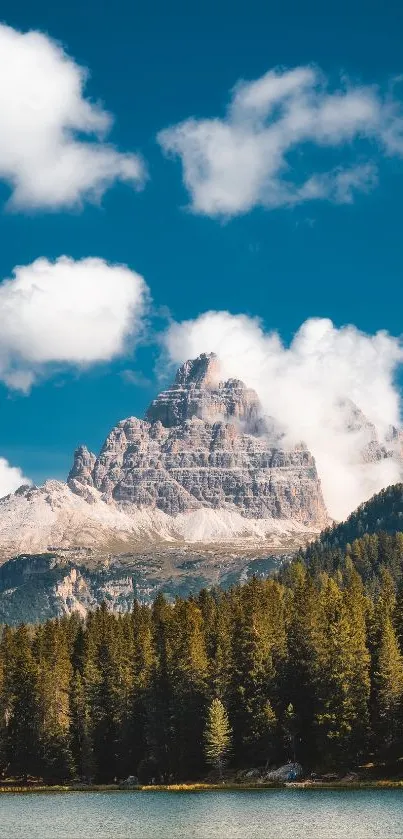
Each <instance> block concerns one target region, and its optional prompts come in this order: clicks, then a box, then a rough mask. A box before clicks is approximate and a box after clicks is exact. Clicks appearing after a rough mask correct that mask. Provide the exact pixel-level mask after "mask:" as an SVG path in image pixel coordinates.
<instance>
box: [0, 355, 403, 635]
mask: <svg viewBox="0 0 403 839" xmlns="http://www.w3.org/2000/svg"><path fill="white" fill-rule="evenodd" d="M343 411H344V413H343V417H344V418H343V422H344V423H345V425H346V427H347V428H348V429H350V430H351V433H352V435H355V436H354V444H356V445H357V448H359V451H357V461H358V462H360V463H362V464H363V465H364V466H363V468H364V467H365V464H367V463H368V462H374V461H378V460H382V459H385V458H389V457H395V456H396V452H397V451H398V450H399V451H400V450H401V444H402V440H401V433H400V432H399V431H398V430H396V429H391V432H390V435H389V437H390V440H389V442H388V445H387V446H385V445H382V444H381V443H380V442H379V440H378V437H377V435H376V430H375V428H374V427H373V426H372V425H371V424H370V423H369V422H368V421H367V420H366V418H365V416H364V415H363V414H362V413H361V412H360V411H359V410H358V408H356V406H355V405H354V404H353V403H351V402H347V401H346V402H345V404H344V406H343ZM399 447H400V448H399ZM350 518H352V517H350ZM328 524H329V518H328V515H327V511H326V508H325V504H324V500H323V496H322V490H321V484H320V480H319V478H318V474H317V470H316V465H315V461H314V458H313V456H312V454H311V453H310V452H309V451H308V449H307V447H306V446H305V445H304V443H299V444H298V445H289V444H287V443H286V437H285V434H284V432H283V429H282V428H281V427H280V426H279V424H278V423H276V422H275V421H274V420H273V419H272V418H270V417H267V416H265V415H264V412H263V410H262V407H261V405H260V403H259V399H258V396H257V394H256V393H255V392H254V391H253V390H251V389H250V388H248V387H246V385H245V384H244V383H243V382H241V381H239V380H238V379H229V380H227V381H221V379H220V369H219V362H218V359H217V358H216V356H214V355H213V354H210V355H206V354H203V355H201V356H199V357H198V358H197V359H194V360H190V361H187V362H186V363H185V364H183V365H182V366H181V367H180V368H179V370H178V372H177V374H176V377H175V380H174V382H173V384H172V385H171V386H170V387H168V388H167V389H166V390H164V391H163V392H162V393H160V394H159V395H158V396H157V398H156V399H154V400H153V402H152V403H151V405H150V406H149V408H148V410H147V411H146V414H145V418H144V419H137V418H136V417H129V418H127V419H124V420H122V421H121V422H119V423H118V424H117V425H116V426H115V427H114V428H113V429H112V430H111V432H110V434H109V436H108V437H107V439H106V441H105V443H104V445H103V447H102V449H101V451H100V453H99V455H95V454H93V453H92V452H90V451H89V450H88V449H87V448H86V447H85V446H80V447H79V448H78V449H77V451H76V452H75V455H74V461H73V464H72V468H71V470H70V473H69V476H68V479H67V483H64V482H62V481H55V480H49V481H46V482H45V483H44V484H43V486H41V487H36V486H23V487H20V489H18V490H17V492H15V493H14V494H12V495H9V496H6V497H5V498H3V499H0V564H1V562H2V563H4V564H3V566H2V567H1V568H0V621H1V620H7V621H10V622H16V621H17V622H18V621H19V620H34V619H37V618H39V617H40V618H41V619H42V618H45V617H51V616H54V615H60V614H64V613H65V612H70V611H72V610H78V611H81V612H82V613H84V612H86V611H87V610H88V609H89V608H91V607H93V606H96V605H97V604H99V603H100V602H101V601H102V600H104V599H105V600H107V601H108V602H109V604H110V606H111V608H113V609H115V610H122V611H125V610H127V609H130V608H131V605H132V603H133V600H134V598H135V597H138V598H139V599H140V600H141V601H142V602H150V601H151V600H152V599H153V597H155V595H156V593H157V592H158V591H163V592H165V593H166V594H167V595H168V596H170V597H173V596H175V595H176V594H183V595H187V594H189V593H190V592H192V591H198V590H200V589H201V588H202V587H206V586H207V587H211V586H213V585H217V584H219V585H223V586H228V585H231V584H233V583H235V582H240V581H242V580H245V579H247V578H248V576H250V575H251V574H252V573H257V574H262V575H267V574H270V573H272V572H273V570H274V569H277V568H279V567H280V566H281V564H282V562H283V560H284V559H289V558H291V557H292V555H293V554H294V552H295V551H296V550H297V549H298V548H299V547H306V545H307V544H308V543H309V542H311V541H312V539H313V538H315V537H316V536H317V534H318V533H319V532H320V531H321V530H322V529H323V528H324V527H326V525H328ZM345 526H346V525H345ZM347 526H348V525H347ZM337 533H339V531H338V530H337V528H333V529H332V530H326V531H325V534H327V535H325V536H324V537H321V538H326V539H329V538H335V539H337V538H339V537H338V536H337V535H335V536H334V537H333V536H330V535H329V534H337ZM315 544H319V543H318V542H316V543H315ZM320 544H321V543H320Z"/></svg>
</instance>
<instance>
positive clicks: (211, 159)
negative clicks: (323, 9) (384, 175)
mask: <svg viewBox="0 0 403 839" xmlns="http://www.w3.org/2000/svg"><path fill="white" fill-rule="evenodd" d="M158 140H159V142H160V144H161V146H162V148H163V150H164V151H165V152H166V153H168V154H172V155H177V156H179V157H180V158H181V160H182V165H183V177H184V183H185V186H186V187H187V189H188V191H189V193H190V196H191V202H192V204H191V206H192V209H193V210H194V211H195V212H197V213H202V214H205V215H209V216H220V215H221V216H227V217H230V216H235V215H237V214H240V213H245V212H247V211H248V210H250V209H251V208H252V207H255V206H258V205H263V206H265V207H268V208H275V207H281V206H293V205H295V204H298V203H300V202H302V201H308V200H313V199H322V200H323V199H327V200H330V201H334V202H336V203H345V202H347V203H350V202H351V201H352V200H353V196H354V194H355V193H356V192H357V191H364V192H367V191H368V190H369V189H371V188H372V187H373V185H374V184H375V183H376V180H377V169H376V166H375V164H374V163H372V162H371V163H362V162H360V160H359V159H358V160H357V161H356V162H354V163H353V164H349V165H348V166H345V165H341V166H338V167H336V168H334V169H331V170H330V171H327V172H323V171H320V172H316V171H310V172H306V171H305V173H304V175H303V176H302V175H299V172H301V171H304V166H306V165H308V164H306V163H305V157H302V158H301V157H298V159H297V161H296V158H295V152H296V151H300V150H302V149H303V148H304V147H305V146H304V144H308V143H309V144H314V146H316V147H320V148H321V149H322V154H323V150H324V149H326V148H332V149H335V148H336V149H338V148H341V147H342V146H343V145H346V146H348V147H349V150H350V152H351V144H352V143H353V141H359V140H370V141H372V142H373V143H375V144H376V145H377V147H378V148H380V149H381V150H382V151H383V152H384V153H385V154H390V155H392V154H393V155H400V156H401V155H403V109H402V105H401V102H399V100H397V99H394V98H393V96H392V94H391V93H390V94H388V95H385V96H383V95H382V94H381V93H380V91H379V90H378V89H377V88H375V87H368V86H360V85H355V86H354V85H351V84H349V83H348V82H346V81H345V82H344V83H343V86H342V87H341V88H340V89H339V90H333V91H329V88H328V86H327V84H326V79H325V78H324V76H323V75H322V73H321V72H320V71H319V69H317V68H315V67H297V68H296V69H293V70H281V69H275V70H271V71H269V72H268V73H266V74H265V75H264V76H262V77H261V78H260V79H257V80H256V81H252V82H240V83H238V84H237V85H236V87H235V88H234V90H233V91H232V99H231V102H230V105H229V107H228V111H227V114H226V116H225V118H224V119H218V118H216V119H187V120H185V121H184V122H182V123H179V124H178V125H174V126H171V127H170V128H167V129H164V130H163V131H161V132H160V134H159V135H158ZM361 150H362V147H361V146H360V151H361ZM292 152H294V156H293V157H292V158H291V153H292ZM309 159H311V158H309ZM293 162H294V165H293ZM311 165H312V164H311Z"/></svg>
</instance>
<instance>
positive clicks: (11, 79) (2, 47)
mask: <svg viewBox="0 0 403 839" xmlns="http://www.w3.org/2000/svg"><path fill="white" fill-rule="evenodd" d="M86 79H87V72H86V70H84V69H83V68H82V67H79V66H78V65H77V64H75V62H74V61H73V60H72V59H71V58H69V56H68V55H66V53H65V52H64V50H63V48H62V47H61V46H60V45H59V44H58V43H56V42H55V41H53V40H52V39H51V38H49V37H48V36H46V35H44V34H42V33H40V32H34V31H30V32H27V33H21V32H17V31H16V30H15V29H12V28H11V27H9V26H4V25H0V178H1V179H2V180H4V181H6V182H7V183H9V184H10V186H11V188H12V196H11V200H10V204H11V206H13V207H24V208H44V209H55V208H58V207H69V206H73V205H75V204H77V203H79V202H81V201H82V200H83V199H85V198H88V197H92V198H99V197H100V196H102V194H103V193H104V192H105V190H106V189H107V188H108V187H109V186H110V185H111V184H112V183H113V182H114V181H116V180H121V181H127V182H129V183H131V184H133V185H135V186H140V185H141V184H142V182H143V180H144V176H145V170H144V165H143V163H142V160H141V158H140V157H139V156H138V155H135V154H121V153H120V152H118V151H117V150H116V149H115V148H114V147H113V146H111V145H107V144H106V143H105V142H103V138H104V137H105V136H106V135H107V134H108V132H109V130H110V128H111V126H112V117H111V115H110V114H108V113H107V112H106V111H105V110H104V109H103V108H102V107H101V106H100V105H99V104H95V103H93V102H91V101H90V100H89V99H86V98H85V97H84V94H83V91H84V87H85V83H86ZM85 135H87V136H88V137H89V141H85V139H83V138H84V137H85Z"/></svg>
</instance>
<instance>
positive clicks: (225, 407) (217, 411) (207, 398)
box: [146, 353, 262, 433]
mask: <svg viewBox="0 0 403 839" xmlns="http://www.w3.org/2000/svg"><path fill="white" fill-rule="evenodd" d="M193 417H196V418H198V419H203V420H206V421H207V422H217V421H220V420H222V421H231V420H232V421H235V422H238V423H242V424H243V425H244V426H245V429H247V430H248V431H249V432H250V433H257V432H258V430H259V426H260V424H261V417H262V409H261V405H260V402H259V398H258V395H257V393H256V392H255V391H254V390H252V389H251V388H248V387H247V386H246V385H245V384H244V382H241V381H240V380H239V379H228V380H227V381H220V364H219V360H218V358H217V356H216V355H215V354H214V353H210V354H209V355H207V354H206V353H203V354H202V355H199V357H198V358H196V359H193V360H190V361H186V362H185V364H182V366H181V367H180V368H179V370H178V372H177V374H176V377H175V381H174V382H173V384H172V385H171V386H170V387H169V388H167V389H166V390H164V391H162V393H160V394H159V396H157V398H156V399H154V400H153V402H152V403H151V405H150V406H149V408H148V410H147V412H146V419H147V420H148V421H149V422H156V421H158V420H159V421H160V422H161V423H162V425H163V426H165V428H173V427H175V426H179V425H182V424H183V423H184V422H186V420H191V419H192V418H193Z"/></svg>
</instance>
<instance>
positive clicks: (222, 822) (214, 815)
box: [0, 789, 403, 839]
mask: <svg viewBox="0 0 403 839" xmlns="http://www.w3.org/2000/svg"><path fill="white" fill-rule="evenodd" d="M22 837H23V839H37V837H38V839H39V837H41V839H378V837H379V839H381V837H382V839H395V838H396V837H399V839H403V790H347V791H345V790H295V789H293V790H252V791H242V792H232V791H231V792H192V793H190V792H177V793H175V792H106V793H102V792H85V793H81V792H70V793H49V794H48V793H37V794H35V793H31V794H29V793H27V794H1V795H0V839H22Z"/></svg>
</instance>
